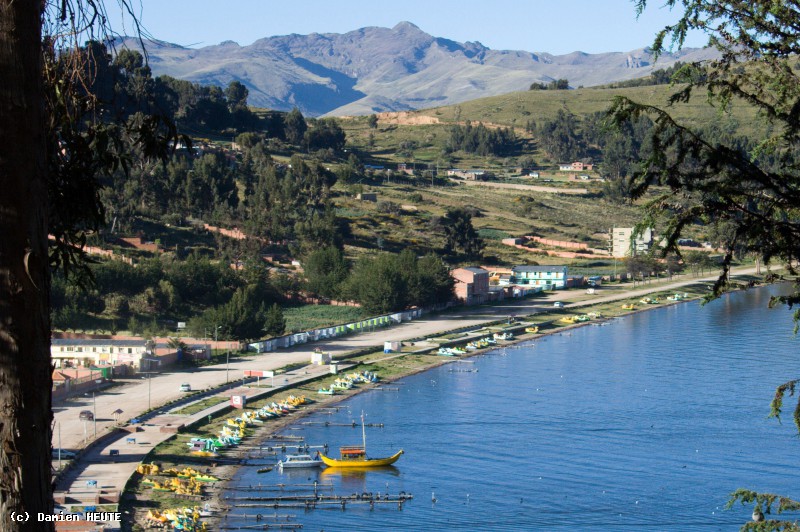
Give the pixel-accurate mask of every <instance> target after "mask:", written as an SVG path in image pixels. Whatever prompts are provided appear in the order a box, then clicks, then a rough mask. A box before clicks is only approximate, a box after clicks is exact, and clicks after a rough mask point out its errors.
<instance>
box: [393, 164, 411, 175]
mask: <svg viewBox="0 0 800 532" xmlns="http://www.w3.org/2000/svg"><path fill="white" fill-rule="evenodd" d="M397 171H398V172H400V173H403V174H407V175H414V166H413V165H409V164H408V163H400V164H398V165H397Z"/></svg>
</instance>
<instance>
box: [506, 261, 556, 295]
mask: <svg viewBox="0 0 800 532" xmlns="http://www.w3.org/2000/svg"><path fill="white" fill-rule="evenodd" d="M511 273H512V278H511V283H512V284H518V285H523V286H525V285H530V286H537V287H541V288H542V289H543V290H559V289H563V288H566V284H567V267H566V266H514V267H513V268H511Z"/></svg>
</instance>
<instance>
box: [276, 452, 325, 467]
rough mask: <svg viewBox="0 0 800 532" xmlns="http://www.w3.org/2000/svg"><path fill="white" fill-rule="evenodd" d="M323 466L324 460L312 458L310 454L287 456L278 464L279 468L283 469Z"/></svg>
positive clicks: (317, 457) (316, 457)
mask: <svg viewBox="0 0 800 532" xmlns="http://www.w3.org/2000/svg"><path fill="white" fill-rule="evenodd" d="M321 465H322V459H321V458H320V457H319V453H317V456H314V457H312V456H311V455H310V454H287V455H286V458H284V459H283V460H281V461H280V462H278V467H279V468H281V469H284V468H287V467H289V468H292V467H319V466H321Z"/></svg>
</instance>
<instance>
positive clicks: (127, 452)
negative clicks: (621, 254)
mask: <svg viewBox="0 0 800 532" xmlns="http://www.w3.org/2000/svg"><path fill="white" fill-rule="evenodd" d="M735 273H736V274H738V275H746V274H752V273H754V272H753V270H752V269H743V270H737V271H736V272H735ZM714 278H715V277H714V276H708V277H705V278H694V277H685V278H683V279H681V280H679V281H675V282H661V283H652V284H648V285H644V286H642V287H641V288H639V289H634V290H631V289H619V288H617V287H613V288H603V289H602V290H600V291H599V293H598V294H595V295H587V294H586V293H585V292H584V291H583V290H580V291H579V290H572V291H559V292H552V293H548V294H546V295H540V296H538V297H535V298H532V299H525V300H509V301H506V302H503V303H500V304H495V305H491V306H483V307H477V308H465V309H462V310H460V311H458V312H448V313H446V314H440V315H434V316H424V317H423V318H421V319H419V320H415V321H412V322H406V323H403V324H400V325H397V326H394V327H390V328H386V329H380V330H377V331H374V332H371V333H363V334H359V335H353V336H348V337H343V338H337V339H335V340H328V341H325V342H320V343H316V344H302V345H298V346H294V347H293V348H289V349H284V350H281V351H276V352H271V353H264V354H248V355H245V356H240V357H236V358H235V359H233V360H231V361H230V364H219V365H216V366H207V367H203V368H199V369H196V370H193V371H188V372H183V371H181V372H174V373H164V374H159V375H154V376H153V377H152V379H149V380H148V379H144V380H138V381H134V382H130V381H129V382H127V383H125V384H123V385H120V386H114V387H112V388H110V389H108V390H106V391H101V392H99V393H97V394H96V395H95V396H94V397H93V396H91V395H88V396H86V395H85V396H81V397H79V398H73V399H70V400H68V401H65V402H63V403H61V404H57V405H54V413H55V422H56V424H55V430H54V437H53V446H54V447H58V446H59V445H60V446H61V447H62V448H66V449H82V448H84V447H85V446H86V443H87V440H94V438H95V427H94V423H93V422H84V421H81V420H80V419H79V415H78V414H79V412H80V411H81V410H96V412H97V415H96V419H97V436H98V437H102V436H103V435H107V434H108V428H109V427H113V426H114V425H115V424H116V421H115V416H114V415H113V412H114V410H116V409H121V410H122V411H123V413H122V414H121V415H120V417H119V419H120V420H121V421H122V420H128V419H130V418H134V417H139V416H140V415H141V414H142V413H143V412H145V411H147V410H148V407H151V406H152V407H157V406H159V405H163V404H166V403H167V402H169V401H173V400H175V399H177V398H179V397H181V396H182V395H183V394H182V392H180V391H179V387H180V384H181V383H184V382H187V383H190V384H191V385H192V388H193V389H195V390H203V389H210V388H214V387H217V386H220V385H223V384H225V382H226V379H229V380H230V381H238V382H239V383H241V378H242V376H243V371H244V370H248V369H259V370H274V369H278V368H282V367H285V366H287V365H289V364H298V363H308V362H309V361H310V358H311V353H312V351H313V349H314V348H315V347H319V348H322V349H324V350H325V351H328V352H330V353H331V354H332V355H333V357H334V358H336V356H337V355H343V354H345V353H347V352H351V351H354V350H360V349H363V348H367V347H375V348H377V349H380V348H381V347H382V345H383V342H384V341H408V340H412V339H418V338H422V337H427V336H433V335H436V334H440V333H442V332H444V331H448V330H452V329H455V328H464V327H479V326H481V325H482V324H486V323H488V322H492V321H497V320H498V319H502V318H503V317H505V316H510V315H516V316H524V315H529V314H535V313H537V312H542V311H544V310H545V309H552V303H553V301H563V302H564V303H565V304H566V306H567V308H569V307H571V306H582V305H586V304H593V303H601V302H608V301H614V300H619V299H629V298H638V297H642V296H643V295H646V294H649V293H652V292H654V291H674V290H678V289H680V288H681V287H682V286H686V285H689V284H695V283H697V282H708V281H712V280H713V279H714ZM306 371H309V373H308V374H306V373H305V372H306ZM327 371H328V367H327V366H323V367H309V368H304V369H302V370H299V371H295V372H291V373H288V374H283V375H281V376H280V378H276V382H275V385H276V388H279V387H282V386H284V385H288V386H294V385H296V384H298V383H301V382H303V381H304V380H307V379H310V378H316V377H318V376H320V375H322V374H324V373H327ZM283 379H287V382H283ZM253 390H254V389H247V390H237V389H230V388H225V389H223V390H221V391H219V392H217V393H219V394H220V395H222V396H225V397H227V396H229V395H232V394H236V393H237V392H242V393H244V394H245V395H248V399H250V398H253ZM271 391H273V389H272V388H268V389H266V390H265V391H264V392H263V393H267V392H271ZM223 407H224V406H219V407H217V408H223ZM208 413H209V412H208V411H203V412H200V413H198V414H195V415H194V416H175V415H173V414H170V413H169V411H168V410H165V409H157V410H156V413H155V414H154V415H152V417H149V418H147V419H146V420H144V421H145V423H144V424H143V426H142V429H143V430H142V432H137V433H135V434H134V433H131V434H125V433H121V434H117V435H115V436H106V437H105V438H103V439H102V441H101V442H98V444H97V445H94V446H91V447H90V448H89V449H87V450H86V452H84V453H82V454H81V456H80V458H79V459H78V460H76V463H75V464H73V466H72V469H71V470H70V471H69V472H68V473H67V474H66V475H65V476H64V478H63V481H62V482H61V483H59V485H58V490H59V492H64V493H65V492H66V491H67V490H69V494H68V495H69V496H70V497H69V500H70V501H74V502H73V504H76V505H78V504H81V505H84V504H87V503H89V502H96V501H97V500H103V499H104V496H106V495H108V496H109V497H107V498H106V500H109V501H111V500H112V499H114V498H115V495H118V494H120V493H121V492H122V491H123V489H124V486H125V483H126V482H127V480H128V478H129V477H130V475H131V474H132V473H133V471H134V470H135V468H136V466H137V465H138V464H139V462H140V461H141V460H142V458H143V457H144V456H145V455H146V454H147V452H149V450H151V449H152V448H153V447H154V446H155V445H157V444H158V443H160V442H161V441H163V440H165V439H167V438H168V437H169V436H170V435H171V434H172V432H169V431H170V430H173V429H175V428H176V425H180V424H183V425H186V424H191V423H192V422H194V421H196V420H199V419H201V418H202V417H205V416H207V415H208ZM164 428H166V429H164ZM164 430H167V432H165V431H164ZM129 438H135V442H130V440H129ZM59 442H60V444H59ZM112 450H114V451H116V453H115V455H114V456H112V455H111V451H112ZM95 483H96V485H95ZM98 496H100V498H99V499H98Z"/></svg>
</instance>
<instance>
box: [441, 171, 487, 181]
mask: <svg viewBox="0 0 800 532" xmlns="http://www.w3.org/2000/svg"><path fill="white" fill-rule="evenodd" d="M489 175H490V174H489V173H488V172H487V171H486V170H459V169H458V168H451V169H450V170H448V171H447V177H458V178H460V179H466V180H468V181H483V180H484V179H487V178H488V177H489Z"/></svg>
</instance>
